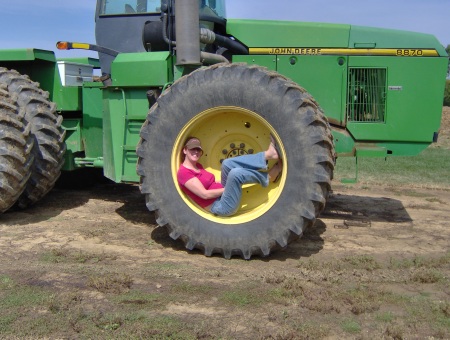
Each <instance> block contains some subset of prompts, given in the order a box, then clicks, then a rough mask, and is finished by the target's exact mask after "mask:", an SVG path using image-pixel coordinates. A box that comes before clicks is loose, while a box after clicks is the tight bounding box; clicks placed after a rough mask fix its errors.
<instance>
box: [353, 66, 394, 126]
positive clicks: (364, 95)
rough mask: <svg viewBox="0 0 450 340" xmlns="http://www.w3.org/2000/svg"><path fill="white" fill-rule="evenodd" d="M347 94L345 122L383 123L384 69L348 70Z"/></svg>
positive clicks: (384, 107)
mask: <svg viewBox="0 0 450 340" xmlns="http://www.w3.org/2000/svg"><path fill="white" fill-rule="evenodd" d="M347 93H348V98H347V121H350V122H384V121H385V113H386V69H382V68H350V69H349V74H348V92H347Z"/></svg>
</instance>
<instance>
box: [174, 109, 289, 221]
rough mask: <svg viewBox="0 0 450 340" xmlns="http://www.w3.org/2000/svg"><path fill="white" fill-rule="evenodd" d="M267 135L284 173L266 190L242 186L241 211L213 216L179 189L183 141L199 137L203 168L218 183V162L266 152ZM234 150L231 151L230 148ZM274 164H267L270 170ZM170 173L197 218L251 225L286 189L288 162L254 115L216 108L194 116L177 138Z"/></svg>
mask: <svg viewBox="0 0 450 340" xmlns="http://www.w3.org/2000/svg"><path fill="white" fill-rule="evenodd" d="M270 134H272V135H273V136H274V137H275V139H276V140H277V144H278V145H279V147H280V150H281V153H282V157H283V171H282V175H281V178H280V180H279V181H278V182H277V183H271V184H269V186H268V187H267V188H263V187H262V186H261V185H245V186H244V187H243V195H242V200H241V207H240V209H239V210H238V212H237V213H236V214H235V215H233V216H230V217H219V216H214V215H213V214H211V213H210V212H208V211H205V210H204V209H202V208H200V207H199V206H198V205H196V204H195V203H194V202H193V201H192V200H190V199H189V198H188V197H187V196H186V195H185V194H184V193H183V192H182V191H181V189H180V187H179V185H178V182H177V171H178V168H179V166H180V164H181V155H182V150H183V146H184V144H185V141H186V139H187V138H188V137H190V136H195V137H198V138H199V139H200V140H201V142H202V147H203V149H204V153H203V155H202V158H201V159H200V163H201V164H202V165H203V167H204V168H205V169H206V170H208V171H210V172H212V173H213V174H214V175H215V177H216V181H218V182H220V164H221V163H220V161H221V160H223V159H224V158H227V157H233V156H237V155H241V154H248V153H252V151H253V153H257V152H260V151H265V150H266V149H267V147H268V145H269V143H270ZM233 146H234V147H233ZM274 163H275V161H270V162H269V168H270V167H271V166H273V164H274ZM171 171H172V178H173V181H174V183H175V187H176V188H177V191H178V193H179V195H180V196H181V197H182V198H183V200H184V202H185V203H186V204H187V205H188V206H189V207H190V208H191V209H192V210H193V211H195V212H196V213H197V214H198V215H200V216H202V217H203V218H206V219H208V220H210V221H213V222H216V223H222V224H241V223H246V222H249V221H252V220H254V219H256V218H258V217H260V216H262V215H264V213H266V212H267V211H268V210H269V209H270V208H271V207H272V206H273V205H274V204H275V202H276V201H277V200H278V198H279V197H280V195H281V192H282V190H283V187H284V185H285V178H286V174H287V160H286V153H285V151H284V147H283V145H282V143H281V140H280V138H279V136H278V134H277V133H276V131H275V130H274V128H273V127H272V126H271V125H270V124H269V123H268V122H267V121H266V120H265V119H264V118H262V117H261V116H259V115H258V114H256V113H255V112H253V111H250V110H247V109H244V108H241V107H236V106H218V107H214V108H211V109H208V110H205V111H203V112H200V113H199V114H197V115H196V116H195V117H194V118H192V119H191V120H190V121H189V122H188V123H187V124H186V125H185V126H184V127H183V128H182V129H181V131H180V133H179V134H178V136H177V138H176V140H175V143H174V146H173V149H172V155H171Z"/></svg>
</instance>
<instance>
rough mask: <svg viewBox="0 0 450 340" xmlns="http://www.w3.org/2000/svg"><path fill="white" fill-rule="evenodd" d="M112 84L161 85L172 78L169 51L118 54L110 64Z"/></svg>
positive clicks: (122, 85) (121, 85)
mask: <svg viewBox="0 0 450 340" xmlns="http://www.w3.org/2000/svg"><path fill="white" fill-rule="evenodd" d="M111 78H112V82H113V86H119V87H124V86H133V87H134V86H161V85H164V84H166V83H168V82H170V81H172V80H173V66H172V58H171V56H170V54H169V52H144V53H122V54H119V55H118V56H117V57H116V59H115V60H114V62H113V63H112V65H111Z"/></svg>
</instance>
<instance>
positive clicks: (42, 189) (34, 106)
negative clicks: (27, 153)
mask: <svg viewBox="0 0 450 340" xmlns="http://www.w3.org/2000/svg"><path fill="white" fill-rule="evenodd" d="M0 84H3V85H5V86H6V87H7V89H8V92H9V94H10V96H11V97H12V98H14V99H15V100H16V101H17V105H18V106H19V109H20V110H22V111H23V112H24V114H25V118H24V119H25V120H26V121H27V122H28V123H29V124H30V126H31V135H32V136H33V139H34V146H33V150H32V153H33V156H34V162H33V165H32V167H31V176H30V178H29V180H28V182H27V185H26V187H25V190H24V191H23V193H22V195H21V196H20V197H19V199H18V201H17V205H18V206H19V207H20V208H26V207H28V206H30V205H32V204H33V203H35V202H37V201H38V200H40V199H41V198H42V197H44V196H45V195H46V194H47V193H48V192H49V191H50V190H51V189H52V188H53V186H54V185H55V182H56V180H57V179H58V177H59V176H60V174H61V167H62V165H63V164H64V152H65V150H66V145H65V143H64V137H65V130H64V129H63V128H62V126H61V123H62V119H63V117H62V116H60V115H58V114H57V113H56V105H55V104H54V103H52V102H50V101H49V100H48V97H49V94H48V92H46V91H43V90H42V89H40V88H39V84H38V83H35V82H33V81H31V80H30V78H29V77H28V76H26V75H21V74H19V73H18V72H16V71H14V70H8V69H5V68H0Z"/></svg>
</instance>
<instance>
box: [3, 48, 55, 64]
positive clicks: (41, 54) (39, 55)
mask: <svg viewBox="0 0 450 340" xmlns="http://www.w3.org/2000/svg"><path fill="white" fill-rule="evenodd" d="M38 59H39V60H46V61H53V62H55V61H56V58H55V54H54V53H53V52H52V51H46V50H40V49H36V48H27V49H12V50H0V61H25V60H38Z"/></svg>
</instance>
